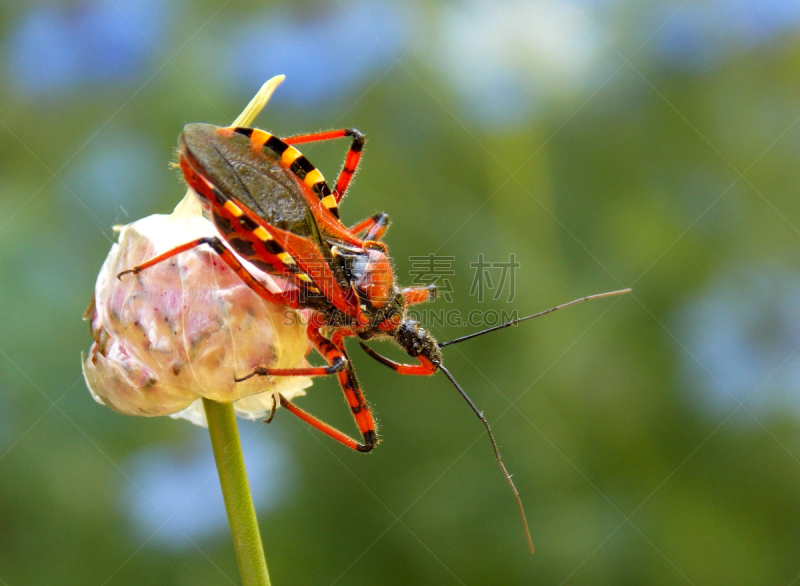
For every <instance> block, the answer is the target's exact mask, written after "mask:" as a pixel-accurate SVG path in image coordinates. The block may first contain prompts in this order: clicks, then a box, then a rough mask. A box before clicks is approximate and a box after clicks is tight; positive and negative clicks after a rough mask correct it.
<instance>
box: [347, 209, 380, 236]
mask: <svg viewBox="0 0 800 586" xmlns="http://www.w3.org/2000/svg"><path fill="white" fill-rule="evenodd" d="M388 228H389V214H383V213H381V214H375V215H374V216H371V217H369V218H367V219H366V220H361V221H360V222H359V223H358V224H356V225H355V226H353V227H351V228H350V231H351V232H352V233H353V234H356V235H358V234H360V233H361V232H366V233H367V234H366V236H364V240H380V239H381V237H383V235H384V234H385V233H386V230H387V229H388Z"/></svg>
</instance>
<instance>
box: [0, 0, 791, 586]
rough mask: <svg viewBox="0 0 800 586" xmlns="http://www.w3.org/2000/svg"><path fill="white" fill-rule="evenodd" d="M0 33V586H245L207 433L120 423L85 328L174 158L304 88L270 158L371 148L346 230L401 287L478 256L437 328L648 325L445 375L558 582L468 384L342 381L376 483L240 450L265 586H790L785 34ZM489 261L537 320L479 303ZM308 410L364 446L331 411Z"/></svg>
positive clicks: (71, 21)
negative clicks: (99, 395) (318, 133)
mask: <svg viewBox="0 0 800 586" xmlns="http://www.w3.org/2000/svg"><path fill="white" fill-rule="evenodd" d="M0 31H1V32H0V76H2V83H1V84H0V155H1V156H0V194H1V195H0V324H2V325H1V326H0V331H2V337H0V585H8V586H12V585H18V584H26V585H27V584H112V585H113V584H230V583H238V572H237V568H236V563H235V558H234V553H233V549H232V546H231V542H230V536H229V533H228V529H227V525H226V520H225V517H224V513H223V505H222V501H221V496H220V495H219V489H218V481H217V478H216V476H215V475H214V468H213V460H212V455H211V450H210V444H209V442H208V439H207V435H206V432H205V430H203V429H201V428H197V427H194V426H192V425H191V424H189V423H187V422H184V421H174V420H171V419H168V418H159V419H143V418H132V417H125V416H122V415H118V414H115V413H113V412H112V411H110V410H109V409H106V408H104V407H102V406H100V405H97V404H96V403H95V402H94V401H93V400H92V399H91V397H90V395H89V393H88V391H87V390H86V387H85V384H84V381H83V378H82V376H81V372H80V353H81V351H83V352H85V351H86V350H87V349H88V347H89V344H90V341H91V339H90V336H89V333H88V326H87V324H86V323H84V322H81V320H80V316H81V314H82V313H83V310H84V309H85V307H86V305H87V303H88V301H89V298H90V297H91V294H92V292H93V285H94V280H95V277H96V274H97V271H98V269H99V267H100V265H101V263H102V261H103V259H104V258H105V255H106V253H107V252H108V249H109V247H110V245H111V242H112V240H113V238H114V235H113V233H112V231H111V226H112V225H114V224H119V223H126V222H129V221H132V220H134V219H136V218H139V217H142V216H144V215H148V214H152V213H164V212H168V211H170V210H171V209H172V207H173V206H174V205H175V204H176V203H177V202H178V200H179V199H180V198H181V196H182V194H183V193H184V189H185V188H184V187H183V186H182V183H181V181H180V179H179V177H178V176H177V174H176V172H175V171H174V170H172V169H170V168H168V163H169V162H170V161H171V160H172V158H173V150H174V147H175V143H176V139H177V136H178V134H179V132H180V130H181V128H182V127H183V125H184V124H185V123H187V122H197V121H203V122H211V123H215V124H226V123H228V122H230V121H231V120H232V119H233V118H234V117H235V116H236V115H237V114H238V113H239V111H240V110H241V109H242V107H243V106H244V105H245V104H246V103H247V101H248V100H249V99H250V97H251V96H252V94H253V93H254V92H255V91H256V90H257V88H258V87H259V86H260V85H261V83H263V82H264V81H265V80H266V79H267V78H269V77H271V76H273V75H276V74H278V73H285V74H286V75H287V80H286V81H285V82H284V84H283V85H282V86H281V87H280V89H279V90H278V92H277V93H276V95H275V97H274V99H273V101H272V102H271V103H270V105H269V106H268V108H267V110H266V111H265V112H264V113H262V114H261V116H260V117H259V119H258V120H257V125H258V126H261V127H264V128H266V129H269V130H270V131H272V132H274V133H276V134H279V135H291V134H296V133H301V132H310V131H315V130H321V129H328V128H336V127H351V126H354V127H357V128H359V129H360V130H362V131H363V132H365V133H366V135H367V137H368V143H367V146H366V150H365V155H364V158H363V167H362V170H361V172H360V173H359V175H358V177H357V180H356V182H355V184H354V186H353V188H352V190H351V192H350V193H349V196H348V197H347V199H346V200H345V202H344V205H343V209H342V217H343V219H344V220H345V222H346V223H350V222H355V221H356V220H358V219H361V218H363V217H365V216H367V215H370V214H373V213H375V212H377V211H385V212H388V213H389V214H390V215H391V217H392V220H393V226H392V229H391V230H390V232H389V234H388V236H387V241H388V243H389V246H390V247H391V251H392V255H393V257H394V259H395V261H396V268H397V274H398V275H399V278H400V279H401V280H402V281H404V282H407V283H408V282H411V280H412V275H410V274H409V272H410V271H412V270H413V269H414V261H413V259H411V257H414V256H425V255H428V254H430V253H434V254H436V255H440V256H444V257H452V267H451V268H452V270H453V272H454V274H453V275H449V276H447V277H446V278H447V279H448V280H449V282H450V284H451V286H452V290H453V294H452V302H451V303H448V301H447V300H445V299H442V300H440V301H438V302H437V305H436V306H434V307H435V308H437V309H444V310H445V311H457V312H461V313H460V315H466V314H467V312H469V311H471V310H479V311H487V310H491V309H494V310H498V311H500V310H505V311H514V310H517V311H519V312H520V315H524V314H526V313H532V312H534V311H538V310H542V309H545V308H547V307H550V306H553V305H556V304H559V303H563V302H566V301H569V300H571V299H573V298H576V297H581V296H584V295H588V294H592V293H599V292H602V291H607V290H612V289H620V288H623V287H628V286H632V287H633V288H634V294H633V295H632V296H626V297H619V298H615V299H609V300H603V301H597V302H593V303H590V304H584V305H581V306H579V307H576V308H571V309H569V310H566V311H564V312H559V313H556V314H555V315H551V316H548V317H545V318H543V319H541V320H536V321H535V323H527V324H525V325H522V326H520V327H518V328H513V329H509V330H505V331H503V332H500V333H495V334H493V335H491V336H486V337H483V338H480V339H476V340H474V341H471V342H467V343H464V344H463V345H459V346H454V347H452V348H448V349H447V351H446V352H445V356H446V363H447V365H448V366H449V367H450V369H451V371H452V372H453V373H454V374H455V375H456V377H458V378H459V380H460V381H461V383H462V384H463V386H464V387H465V388H466V389H467V391H468V392H469V393H470V394H471V396H472V398H473V400H474V401H475V402H476V403H477V404H478V405H479V406H480V407H481V408H482V409H483V410H484V411H485V413H486V415H487V417H488V419H489V421H490V422H491V423H492V425H493V427H494V432H495V435H496V437H497V439H498V442H499V443H500V444H501V449H502V452H503V454H504V456H505V459H506V464H507V466H508V468H509V470H510V471H511V472H512V473H513V474H514V479H515V481H516V483H517V486H518V488H519V490H520V492H521V495H522V500H523V502H524V504H525V507H526V508H527V514H528V519H529V521H530V525H531V530H532V533H533V537H534V543H535V545H536V548H537V553H536V555H534V556H531V555H529V554H528V553H527V551H526V547H525V542H524V537H523V533H522V529H521V526H520V521H519V518H518V516H517V512H516V508H515V506H514V502H513V499H512V496H511V494H510V492H509V490H508V487H507V485H506V484H505V482H504V481H503V478H502V476H501V474H500V472H499V470H498V469H497V466H496V463H495V462H494V459H493V457H492V453H491V450H490V446H489V442H488V441H487V439H486V437H485V434H484V431H483V428H482V427H481V425H480V423H479V422H478V421H477V420H476V419H475V417H474V414H473V413H471V411H470V410H469V408H468V407H467V406H466V405H465V404H464V403H463V401H462V400H461V399H460V397H458V395H457V393H456V392H455V390H454V389H453V388H452V387H450V386H449V385H448V383H447V381H446V380H445V379H444V378H443V377H442V376H434V377H431V378H425V379H420V378H412V377H401V376H398V375H396V374H395V373H392V372H391V371H389V370H388V369H385V368H383V367H382V366H380V365H378V364H376V363H374V362H373V361H372V360H370V359H369V358H368V357H366V356H364V355H363V354H362V353H360V352H357V351H356V350H357V349H356V348H355V347H352V349H353V352H352V354H353V356H354V357H355V361H356V367H357V369H358V371H359V374H360V378H361V382H362V384H363V386H364V388H365V391H366V393H367V396H368V398H369V399H370V400H371V402H372V404H373V407H374V410H375V412H376V414H377V417H378V419H379V422H380V425H381V427H380V431H381V435H382V437H383V443H382V444H381V446H380V447H379V449H377V450H376V451H375V452H374V453H372V454H371V455H369V456H364V455H361V454H355V453H351V452H349V451H348V450H346V449H343V448H342V447H340V446H339V445H336V444H334V443H333V442H331V441H330V440H328V439H327V438H325V437H322V436H321V435H320V434H318V433H317V432H311V431H309V430H308V429H307V428H306V426H305V425H304V424H303V423H301V422H300V421H299V420H297V419H295V418H292V417H289V416H288V415H287V414H286V413H285V412H279V413H278V416H277V417H276V420H275V421H274V422H273V424H272V425H270V426H269V427H267V426H265V425H263V424H260V423H242V424H241V433H242V438H243V442H244V449H245V457H246V461H247V464H248V468H249V472H250V476H251V482H252V485H253V492H254V498H255V500H256V507H257V510H258V514H259V520H260V522H261V531H262V535H263V538H264V544H265V548H266V552H267V559H268V562H269V567H270V572H271V574H272V577H273V582H274V583H275V584H279V585H282V584H366V583H372V584H532V583H538V584H648V585H653V584H698V585H699V584H726V585H732V584H748V585H751V584H793V583H797V581H798V578H800V556H798V548H800V496H798V495H800V459H799V458H800V354H798V348H800V304H799V303H798V298H800V257H799V255H798V246H797V245H798V235H799V234H800V229H799V228H798V227H800V199H799V198H798V197H797V192H798V189H799V188H800V171H798V165H797V161H798V157H797V151H798V148H799V147H800V125H798V124H797V122H798V117H799V116H800V4H798V3H797V2H796V1H795V0H768V1H767V0H727V1H726V0H707V1H687V2H682V3H681V2H672V1H665V2H660V1H647V2H635V1H633V0H574V1H571V2H570V1H566V0H531V1H527V2H526V1H522V0H519V1H505V0H499V1H489V0H454V1H448V2H400V1H399V0H396V1H394V2H379V1H371V0H333V1H320V2H293V3H289V2H277V3H262V2H254V1H249V2H225V1H219V0H197V1H193V0H167V1H159V0H89V1H81V2H19V1H17V2H14V1H10V2H5V3H3V4H2V6H0ZM345 150H346V144H345V142H344V141H337V142H336V143H333V144H324V145H314V146H306V147H305V148H304V149H303V151H304V152H305V153H306V154H307V155H308V156H309V158H310V159H311V160H312V161H314V163H315V164H316V165H317V166H318V167H320V168H321V169H322V170H323V171H324V172H325V175H326V176H327V177H328V178H329V179H330V178H333V177H334V176H335V174H336V172H337V171H338V168H339V166H340V164H341V161H342V159H343V156H344V152H345ZM481 254H482V255H484V256H483V258H484V259H485V260H486V261H487V262H507V261H508V259H509V255H511V254H513V255H514V258H515V259H516V261H517V262H519V264H520V268H519V269H517V271H516V273H515V283H514V290H513V293H514V295H513V299H512V300H511V301H509V300H508V298H509V296H510V295H509V293H510V290H509V287H510V283H505V287H506V290H505V291H504V292H503V294H502V295H501V296H500V298H499V299H493V298H492V297H494V292H493V291H490V292H488V293H487V295H486V296H485V297H484V298H483V300H481V299H479V298H478V296H477V295H475V294H473V295H470V289H471V286H472V284H473V279H474V276H475V270H474V269H473V268H471V267H470V265H471V263H475V262H476V261H477V260H478V259H479V255H481ZM491 275H492V278H493V281H492V283H493V285H494V286H495V288H497V286H498V283H499V277H500V273H499V271H497V270H495V271H494V272H493V273H491ZM473 293H475V292H474V291H473ZM473 329H474V328H469V327H456V326H444V327H442V326H436V327H433V330H434V333H435V334H436V335H437V337H438V338H439V339H449V338H451V337H454V336H458V335H463V334H465V333H468V332H469V331H472V330H473ZM380 349H381V350H384V348H382V347H381V348H380ZM389 353H390V354H391V355H392V356H394V357H399V356H400V354H399V352H394V353H393V352H392V351H389ZM300 401H301V404H302V406H303V407H304V408H308V409H309V410H310V411H312V412H313V413H316V414H318V415H320V416H322V417H323V418H324V419H326V420H327V421H329V422H331V423H334V424H336V425H339V426H342V427H343V428H346V429H351V428H352V423H351V422H350V420H349V414H348V411H347V409H346V407H345V406H344V404H343V401H342V397H341V391H340V390H339V389H338V388H337V385H336V382H335V381H334V380H319V381H317V382H316V383H315V384H314V386H313V387H312V388H311V389H310V393H309V395H308V396H307V397H305V398H303V399H301V400H300Z"/></svg>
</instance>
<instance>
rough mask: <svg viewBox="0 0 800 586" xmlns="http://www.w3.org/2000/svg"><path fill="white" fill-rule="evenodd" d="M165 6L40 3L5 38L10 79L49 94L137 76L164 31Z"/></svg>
mask: <svg viewBox="0 0 800 586" xmlns="http://www.w3.org/2000/svg"><path fill="white" fill-rule="evenodd" d="M165 8H166V3H164V2H159V1H158V0H113V3H111V2H108V1H106V0H92V1H89V2H84V3H80V4H78V5H75V6H69V7H66V6H61V5H57V4H43V5H39V6H35V7H34V8H31V9H30V10H29V11H28V12H26V13H24V14H23V15H22V16H21V17H20V18H19V20H18V21H17V22H16V23H11V26H12V30H11V31H10V33H9V35H8V38H7V40H6V43H5V44H6V51H5V53H6V58H7V59H8V60H9V63H8V69H9V71H10V72H11V82H12V83H13V84H14V85H15V86H16V87H17V88H18V89H19V90H21V91H22V92H24V93H26V94H34V95H46V94H52V93H60V92H65V91H68V90H69V89H71V88H74V87H76V86H79V85H84V84H87V83H98V82H100V83H103V82H120V81H125V80H128V79H130V78H138V77H140V76H141V74H142V72H143V70H144V65H145V62H146V60H147V58H148V57H149V56H150V55H151V54H152V53H153V52H154V51H155V49H154V47H153V45H155V46H158V45H159V44H160V42H161V40H162V37H163V35H164V32H165V29H166V24H167V22H166V21H167V19H166V10H165Z"/></svg>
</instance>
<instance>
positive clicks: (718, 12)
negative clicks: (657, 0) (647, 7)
mask: <svg viewBox="0 0 800 586" xmlns="http://www.w3.org/2000/svg"><path fill="white" fill-rule="evenodd" d="M672 10H673V9H672V8H665V9H664V10H663V11H659V14H658V18H659V19H661V20H662V22H663V20H666V19H667V17H668V16H669V13H670V12H671V11H672ZM798 26H800V3H798V2H797V1H796V0H712V1H710V2H702V3H697V4H691V3H690V4H686V5H685V6H683V7H682V8H681V9H680V10H679V11H678V12H677V13H676V14H675V15H673V16H672V17H671V18H670V19H669V20H668V21H667V23H666V25H665V26H664V28H663V29H661V30H660V31H659V33H658V36H657V46H658V51H659V52H660V53H661V54H662V55H664V56H665V57H667V58H668V59H671V60H673V61H675V62H676V63H678V64H683V65H687V66H690V67H708V66H713V65H715V64H716V63H717V62H718V61H719V60H720V59H722V58H724V57H725V56H726V55H728V54H729V53H730V52H732V51H735V50H737V49H750V48H751V47H753V46H757V45H760V44H763V43H767V42H770V41H773V40H775V39H776V38H777V37H779V36H780V35H781V34H784V33H787V32H791V31H794V30H796V29H797V28H798Z"/></svg>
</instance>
